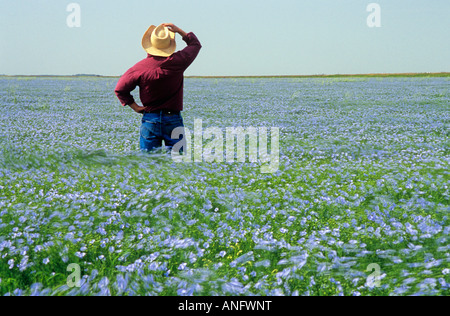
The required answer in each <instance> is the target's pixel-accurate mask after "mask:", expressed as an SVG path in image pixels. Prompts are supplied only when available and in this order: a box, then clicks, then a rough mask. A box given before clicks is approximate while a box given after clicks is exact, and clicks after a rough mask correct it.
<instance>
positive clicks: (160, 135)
mask: <svg viewBox="0 0 450 316" xmlns="http://www.w3.org/2000/svg"><path fill="white" fill-rule="evenodd" d="M177 127H184V124H183V118H182V116H181V114H164V113H163V112H161V113H145V114H144V117H143V118H142V126H141V133H140V134H141V136H140V145H141V151H144V152H148V151H152V150H154V149H157V148H162V142H163V141H164V145H165V147H166V149H167V150H172V147H173V146H174V145H175V144H176V143H178V142H180V139H172V131H173V130H174V129H175V128H177ZM181 138H182V137H181Z"/></svg>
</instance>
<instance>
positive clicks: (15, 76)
mask: <svg viewBox="0 0 450 316" xmlns="http://www.w3.org/2000/svg"><path fill="white" fill-rule="evenodd" d="M389 76H398V77H401V76H405V77H414V76H444V77H446V76H450V72H406V73H366V74H364V73H362V74H316V75H225V76H221V75H203V76H202V75H187V76H185V78H194V79H195V78H204V79H209V78H211V79H226V78H326V77H389ZM0 77H8V78H21V77H22V78H23V77H28V78H29V77H45V78H52V77H55V78H72V77H97V78H120V77H121V76H108V75H97V74H76V75H5V74H0Z"/></svg>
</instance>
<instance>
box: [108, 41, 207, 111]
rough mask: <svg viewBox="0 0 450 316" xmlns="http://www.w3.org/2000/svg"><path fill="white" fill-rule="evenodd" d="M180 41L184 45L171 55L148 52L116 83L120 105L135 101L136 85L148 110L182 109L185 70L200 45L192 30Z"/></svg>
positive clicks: (195, 55)
mask: <svg viewBox="0 0 450 316" xmlns="http://www.w3.org/2000/svg"><path fill="white" fill-rule="evenodd" d="M183 40H184V41H185V42H186V44H187V47H185V48H184V49H183V50H181V51H179V52H176V53H174V54H173V55H172V56H170V57H157V56H152V55H150V54H147V58H146V59H144V60H142V61H140V62H138V63H137V64H136V65H134V66H133V67H132V68H130V69H129V70H128V71H127V72H126V73H125V74H124V75H123V76H122V77H121V78H120V80H119V82H118V83H117V86H116V89H115V93H116V95H117V97H118V98H119V100H120V103H122V105H123V106H126V105H131V104H133V103H134V102H135V100H134V98H133V96H132V95H131V91H133V90H134V89H135V88H136V87H137V86H139V90H140V99H141V102H142V105H143V106H145V107H146V112H150V111H159V110H167V111H182V110H183V85H184V71H185V70H186V69H187V68H188V67H189V66H190V65H191V64H192V62H193V61H194V59H195V58H196V57H197V55H198V53H199V51H200V49H201V47H202V45H201V44H200V42H199V40H198V38H197V37H196V36H195V35H194V33H188V34H187V35H186V36H185V37H183Z"/></svg>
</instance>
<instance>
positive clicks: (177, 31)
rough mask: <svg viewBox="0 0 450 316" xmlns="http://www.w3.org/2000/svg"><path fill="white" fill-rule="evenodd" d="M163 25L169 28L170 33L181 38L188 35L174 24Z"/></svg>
mask: <svg viewBox="0 0 450 316" xmlns="http://www.w3.org/2000/svg"><path fill="white" fill-rule="evenodd" d="M163 25H164V26H165V27H167V28H168V29H169V31H171V32H174V33H178V34H180V35H181V37H185V36H186V35H187V33H186V32H185V31H183V30H182V29H180V28H179V27H178V26H176V25H175V24H173V23H164V24H163Z"/></svg>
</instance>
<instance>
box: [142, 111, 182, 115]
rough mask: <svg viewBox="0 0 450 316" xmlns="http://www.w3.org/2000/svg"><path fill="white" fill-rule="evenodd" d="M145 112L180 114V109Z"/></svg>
mask: <svg viewBox="0 0 450 316" xmlns="http://www.w3.org/2000/svg"><path fill="white" fill-rule="evenodd" d="M145 113H151V114H165V115H178V114H180V111H167V110H159V111H150V112H145Z"/></svg>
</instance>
